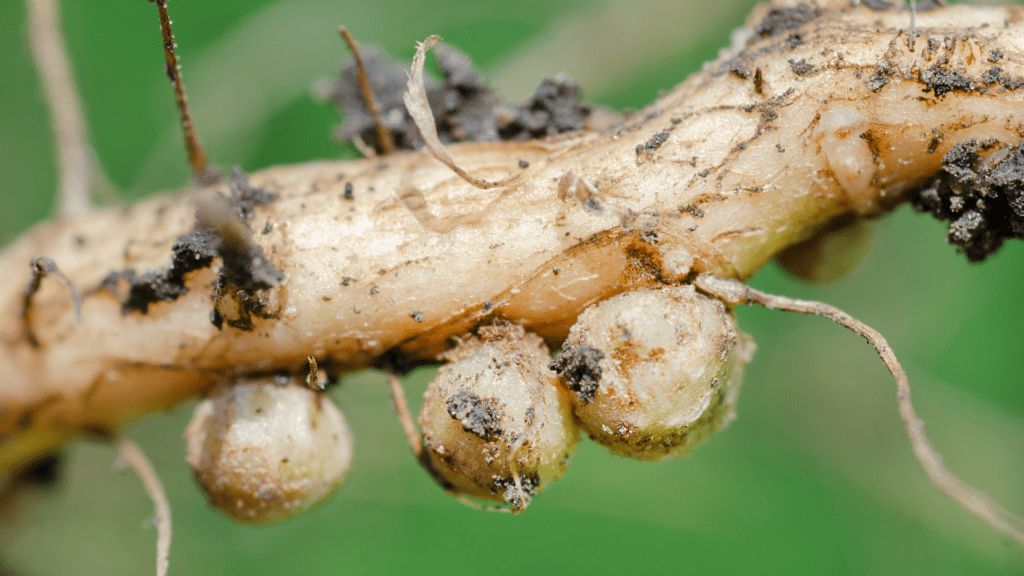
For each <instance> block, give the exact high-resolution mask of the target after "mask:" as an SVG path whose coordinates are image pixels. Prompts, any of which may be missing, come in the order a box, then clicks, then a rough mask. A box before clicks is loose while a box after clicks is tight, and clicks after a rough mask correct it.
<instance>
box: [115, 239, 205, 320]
mask: <svg viewBox="0 0 1024 576" xmlns="http://www.w3.org/2000/svg"><path fill="white" fill-rule="evenodd" d="M171 253H172V257H171V267H170V268H168V269H167V270H150V271H148V272H146V273H144V274H142V275H139V274H137V273H136V272H135V271H134V270H124V271H122V272H120V273H114V275H112V276H111V277H108V280H107V281H105V282H107V283H108V284H110V285H116V283H117V282H118V280H120V279H124V280H127V281H128V297H127V298H126V299H125V301H124V302H122V304H121V312H122V313H124V314H128V313H129V312H133V311H136V312H141V313H143V314H146V313H148V312H149V305H150V304H152V303H155V302H173V301H174V300H177V299H178V298H180V297H181V296H184V295H185V294H186V293H187V292H188V290H187V289H186V288H185V275H186V274H188V273H189V272H193V271H195V270H200V269H202V268H207V267H209V266H210V265H211V264H212V263H213V259H214V258H215V257H216V256H217V255H218V249H217V239H216V238H215V237H214V236H213V235H212V234H210V233H209V232H207V231H195V232H191V233H189V234H185V235H183V236H181V237H179V238H178V240H177V241H176V242H175V243H174V245H173V246H172V247H171Z"/></svg>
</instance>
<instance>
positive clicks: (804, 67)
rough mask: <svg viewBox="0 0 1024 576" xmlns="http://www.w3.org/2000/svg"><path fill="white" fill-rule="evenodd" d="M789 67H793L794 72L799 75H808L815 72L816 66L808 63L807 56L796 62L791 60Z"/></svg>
mask: <svg viewBox="0 0 1024 576" xmlns="http://www.w3.org/2000/svg"><path fill="white" fill-rule="evenodd" d="M789 67H790V68H792V69H793V72H794V73H796V75H797V76H806V75H808V74H810V73H811V72H814V66H811V65H810V64H808V63H807V59H805V58H801V59H800V60H798V61H796V62H794V61H793V60H790V61H789Z"/></svg>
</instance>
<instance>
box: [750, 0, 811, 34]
mask: <svg viewBox="0 0 1024 576" xmlns="http://www.w3.org/2000/svg"><path fill="white" fill-rule="evenodd" d="M820 14H821V11H820V10H819V9H818V8H816V7H812V6H810V5H808V4H804V3H800V4H798V5H796V6H795V7H793V8H772V9H770V10H768V14H767V15H766V16H765V17H764V19H762V20H761V22H759V23H758V24H757V26H755V27H754V32H755V33H757V35H758V36H760V37H762V38H767V37H769V36H775V35H777V34H781V33H783V32H785V31H786V30H791V29H793V28H798V27H800V26H803V25H804V24H806V23H808V22H810V21H811V20H813V19H815V18H817V17H818V16H819V15H820Z"/></svg>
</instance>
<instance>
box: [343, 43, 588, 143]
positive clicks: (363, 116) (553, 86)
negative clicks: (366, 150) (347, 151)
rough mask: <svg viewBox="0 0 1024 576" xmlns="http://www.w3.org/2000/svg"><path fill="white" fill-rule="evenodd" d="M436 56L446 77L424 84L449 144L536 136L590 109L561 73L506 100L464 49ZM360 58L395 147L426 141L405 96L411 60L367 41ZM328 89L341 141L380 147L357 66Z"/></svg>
mask: <svg viewBox="0 0 1024 576" xmlns="http://www.w3.org/2000/svg"><path fill="white" fill-rule="evenodd" d="M434 55H435V57H436V59H437V66H438V68H439V69H440V70H441V74H442V76H443V80H442V81H441V82H438V81H436V80H433V79H430V78H426V79H425V87H426V90H427V101H428V102H429V104H430V109H431V112H432V113H433V114H434V119H435V122H436V124H437V135H438V138H440V139H441V141H442V142H444V143H446V144H447V143H453V142H493V141H498V140H526V139H533V138H541V137H544V136H549V135H553V134H559V133H562V132H568V131H571V130H579V129H581V128H583V127H584V124H585V122H586V120H587V119H588V118H589V117H590V114H591V111H592V108H591V107H590V106H589V105H587V104H583V103H582V102H581V101H580V93H579V85H577V84H576V82H574V81H573V80H571V79H569V78H568V77H566V76H563V75H558V76H555V77H553V78H547V79H545V80H544V81H543V82H542V83H541V85H540V86H539V87H538V88H537V90H536V91H535V92H534V94H533V95H532V96H531V97H530V98H529V99H528V100H527V101H526V102H524V103H523V104H503V103H502V102H501V98H500V97H499V96H498V94H497V92H495V91H494V90H493V89H491V88H490V87H488V86H487V85H486V84H485V83H484V81H483V79H482V78H481V77H480V75H479V74H478V73H477V71H476V69H475V68H474V67H473V63H472V61H470V59H469V58H468V57H467V56H466V55H465V54H463V53H462V52H460V51H458V50H456V49H454V48H452V47H450V46H446V45H440V46H438V47H437V48H435V49H434ZM363 60H364V63H365V65H366V70H367V76H368V77H369V79H370V84H371V86H372V88H373V92H374V95H375V97H376V100H377V103H378V106H379V107H380V110H381V117H382V118H383V119H384V123H385V124H386V128H387V129H388V130H390V131H391V136H392V139H393V140H394V143H395V146H396V147H398V148H399V149H404V150H412V149H417V148H419V147H421V146H422V145H423V140H422V138H421V137H420V134H419V131H418V130H417V128H416V125H415V123H414V122H413V121H412V117H411V116H409V113H408V112H407V111H406V109H405V104H404V103H403V102H402V93H403V92H404V91H405V87H406V83H407V82H408V69H409V66H408V64H405V63H396V62H392V61H391V60H390V59H388V58H387V57H385V56H383V55H382V54H381V53H380V52H379V51H378V50H376V49H374V48H372V47H366V48H364V49H363ZM326 96H327V97H328V99H329V100H330V101H332V102H333V103H334V104H335V105H336V106H337V107H338V108H339V109H340V111H341V113H342V115H343V116H344V118H345V121H344V123H343V124H342V126H341V127H340V128H339V129H338V131H337V137H338V139H339V140H342V141H349V140H353V139H355V138H361V139H362V140H363V141H364V142H365V143H367V144H368V145H370V146H371V147H373V148H374V149H376V150H377V152H378V153H383V152H384V150H383V149H382V147H381V145H380V143H379V142H378V138H377V130H376V127H375V125H374V123H373V118H372V117H371V116H370V113H369V110H368V108H367V107H366V103H365V102H364V101H363V95H362V92H361V90H360V88H359V83H358V80H357V76H356V70H355V66H354V65H349V66H348V67H346V68H345V69H343V70H342V71H341V74H340V77H339V79H338V81H337V82H336V83H335V84H334V86H333V87H332V88H331V89H330V90H329V91H328V93H327V94H326Z"/></svg>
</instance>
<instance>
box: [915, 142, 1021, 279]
mask: <svg viewBox="0 0 1024 576" xmlns="http://www.w3.org/2000/svg"><path fill="white" fill-rule="evenodd" d="M942 167H943V170H942V174H941V175H940V177H939V178H937V179H936V180H935V181H933V182H932V183H931V184H930V185H929V186H927V187H925V188H924V189H922V190H921V191H920V192H919V193H918V194H917V196H916V197H914V198H913V199H912V201H911V202H912V204H913V206H914V208H915V209H916V210H917V211H919V212H928V213H930V214H931V215H932V216H934V217H935V218H937V219H939V220H944V221H948V222H950V225H949V231H948V233H947V235H946V240H947V241H948V242H949V243H950V244H952V245H954V246H956V247H957V249H958V250H959V251H960V252H962V253H963V254H964V255H965V256H967V259H968V260H970V261H971V262H981V261H982V260H985V259H986V258H988V256H990V255H992V254H994V253H995V252H996V251H998V250H999V248H1000V247H1002V245H1003V243H1004V242H1005V241H1006V240H1008V239H1014V238H1015V239H1018V240H1022V239H1024V142H1018V143H1017V144H1016V145H1015V146H1013V147H1010V146H1007V145H1006V144H1004V143H1002V142H998V141H995V140H986V141H978V140H975V139H971V140H965V141H963V142H960V143H958V144H957V145H956V146H954V147H953V148H952V149H950V151H949V152H947V153H946V154H945V156H943V157H942Z"/></svg>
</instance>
